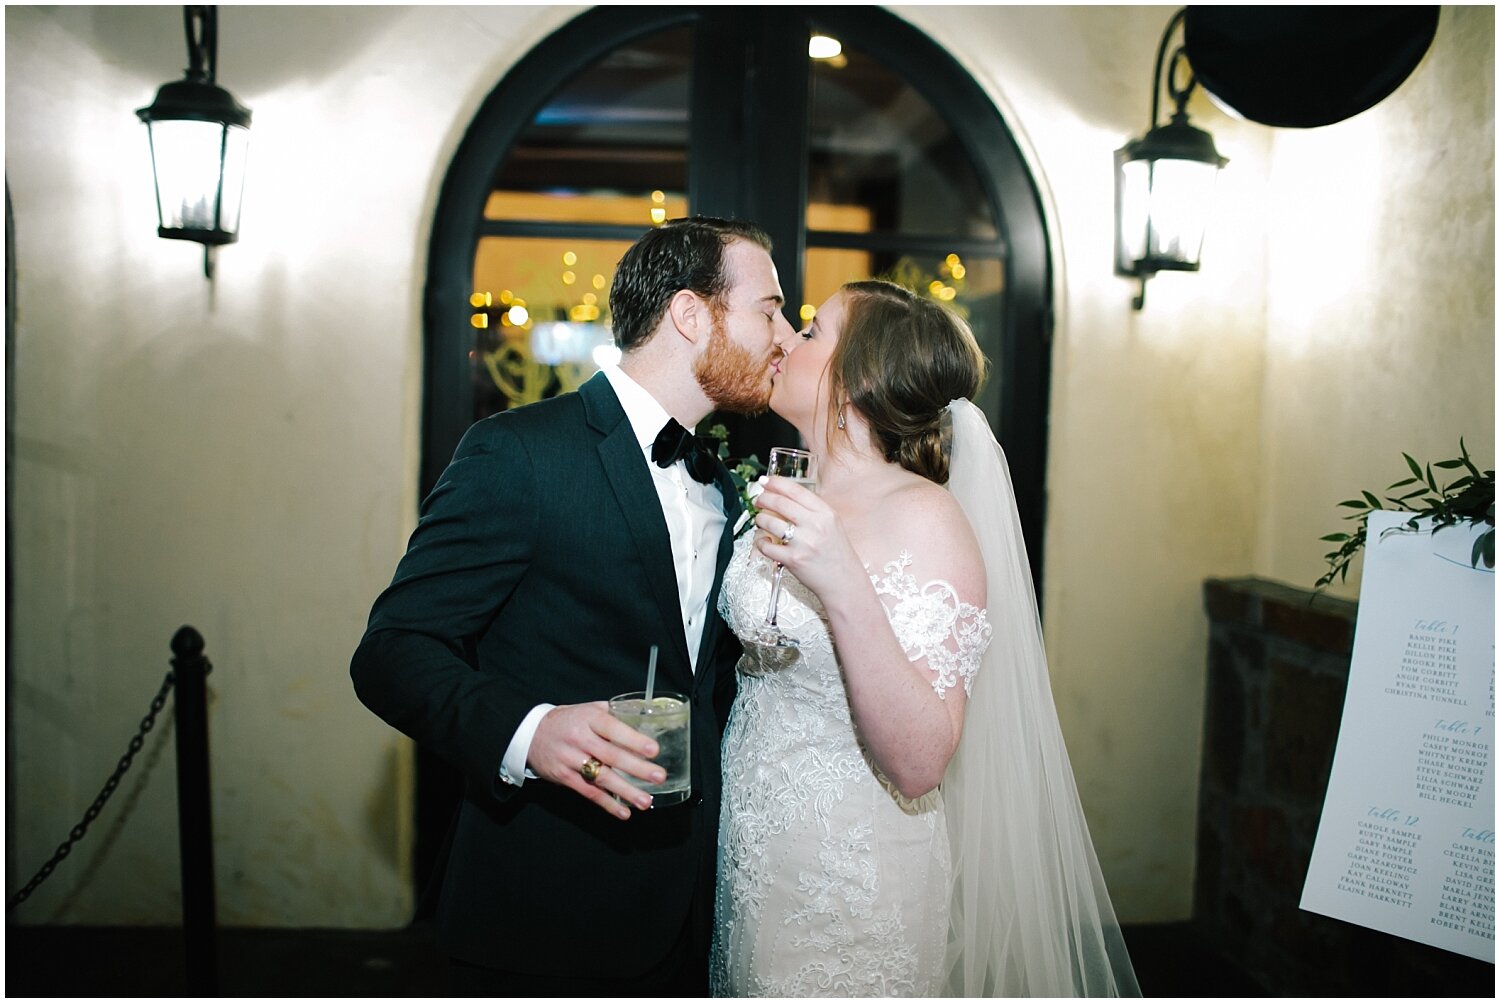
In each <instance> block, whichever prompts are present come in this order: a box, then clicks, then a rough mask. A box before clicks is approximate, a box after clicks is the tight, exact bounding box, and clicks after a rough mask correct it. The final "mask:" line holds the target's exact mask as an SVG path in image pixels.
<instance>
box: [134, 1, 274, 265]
mask: <svg viewBox="0 0 1500 1003" xmlns="http://www.w3.org/2000/svg"><path fill="white" fill-rule="evenodd" d="M183 24H184V27H185V29H186V32H187V48H188V69H187V76H186V77H185V78H183V79H182V80H177V81H173V82H171V83H166V84H163V85H162V86H161V88H160V89H159V90H158V91H157V92H156V100H154V101H152V102H151V105H150V106H149V107H146V108H141V109H139V110H137V111H136V114H137V115H138V116H140V119H141V121H142V122H145V123H146V130H147V134H148V136H149V138H150V142H151V165H152V171H153V173H154V175H155V179H156V208H157V220H158V225H157V230H156V232H157V234H158V235H159V236H162V237H166V238H168V239H171V240H194V241H197V242H198V243H200V244H202V245H203V246H204V248H203V271H204V274H205V275H208V276H210V277H212V275H213V256H212V252H213V249H214V248H216V247H218V246H220V245H222V244H232V243H234V242H235V241H236V240H238V239H239V229H240V199H241V196H242V194H243V192H244V186H245V164H246V160H247V158H248V155H249V152H250V109H248V108H246V107H244V106H243V105H241V104H240V103H239V102H238V101H236V100H235V99H234V96H233V95H232V94H230V93H229V92H228V91H227V90H225V89H224V88H222V87H220V86H218V84H216V83H215V82H214V74H215V69H216V65H217V62H218V33H219V17H218V8H217V7H205V6H188V7H184V8H183Z"/></svg>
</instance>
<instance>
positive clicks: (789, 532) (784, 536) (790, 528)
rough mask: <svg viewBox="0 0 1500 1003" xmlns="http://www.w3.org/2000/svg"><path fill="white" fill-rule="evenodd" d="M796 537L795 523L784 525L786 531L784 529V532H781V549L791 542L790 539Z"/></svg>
mask: <svg viewBox="0 0 1500 1003" xmlns="http://www.w3.org/2000/svg"><path fill="white" fill-rule="evenodd" d="M796 535H797V526H796V524H795V523H790V522H789V523H787V524H786V529H784V530H782V531H781V545H782V546H783V547H785V546H786V545H788V544H789V543H791V542H792V537H794V536H796Z"/></svg>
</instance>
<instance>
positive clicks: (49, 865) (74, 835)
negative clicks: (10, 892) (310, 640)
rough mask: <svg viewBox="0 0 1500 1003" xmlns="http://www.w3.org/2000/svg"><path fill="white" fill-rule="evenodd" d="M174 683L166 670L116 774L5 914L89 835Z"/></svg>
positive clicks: (205, 663)
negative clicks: (164, 676)
mask: <svg viewBox="0 0 1500 1003" xmlns="http://www.w3.org/2000/svg"><path fill="white" fill-rule="evenodd" d="M203 667H204V672H209V671H212V669H213V666H212V665H211V664H210V663H209V661H208V659H206V658H205V659H203ZM176 682H177V676H176V674H175V673H173V672H170V671H169V672H168V673H167V677H166V679H164V680H162V684H161V689H160V690H159V691H158V692H157V694H156V697H155V699H153V700H152V701H151V710H150V712H149V713H148V714H147V715H146V716H145V717H144V718H142V719H141V727H140V730H139V731H138V732H137V733H136V735H135V737H134V738H132V739H131V740H130V747H129V748H128V749H127V750H126V752H125V755H123V756H121V757H120V763H119V765H118V766H116V767H115V772H114V773H112V774H110V777H109V779H108V780H106V781H105V782H104V789H103V790H101V791H100V792H99V796H98V797H96V798H94V803H93V804H91V805H89V809H88V811H86V812H84V813H83V819H82V821H80V822H79V823H78V824H77V825H75V826H73V828H72V830H71V831H70V832H69V833H68V838H67V840H66V841H65V842H63V843H62V844H61V845H60V846H58V848H57V852H56V853H54V854H52V859H51V860H49V861H47V862H46V863H45V864H43V865H42V869H41V870H39V871H37V872H36V876H35V877H34V878H32V879H31V880H30V881H28V882H26V887H24V888H22V889H21V890H20V891H18V892H16V894H15V895H14V896H12V897H11V900H10V904H9V905H8V906H7V907H6V910H7V911H9V910H11V909H14V908H15V907H16V906H18V905H20V904H21V903H22V902H25V901H26V900H27V899H28V898H30V897H31V893H32V892H34V891H36V889H37V886H38V885H40V884H41V883H42V882H43V881H46V880H47V879H48V878H49V877H51V876H52V872H53V871H54V870H56V869H57V865H58V864H60V863H62V862H63V861H64V860H65V859H67V856H68V854H70V853H72V852H73V844H74V843H76V842H78V841H79V840H80V839H82V838H83V837H84V834H85V833H87V832H88V828H89V826H90V825H91V824H92V823H93V821H94V819H96V818H98V817H99V813H100V812H101V811H103V810H104V805H105V803H106V802H107V801H109V798H110V795H111V794H113V793H114V792H115V789H116V788H117V787H119V786H120V779H121V778H122V777H124V776H125V771H126V770H128V769H130V764H131V763H132V762H133V761H134V760H135V755H136V753H138V752H140V751H141V747H142V746H144V745H145V744H146V735H147V734H148V733H149V732H150V731H151V729H152V728H154V727H156V715H157V714H160V713H161V709H162V708H163V707H165V706H166V703H167V694H168V693H170V692H171V690H172V685H173V684H174V683H176Z"/></svg>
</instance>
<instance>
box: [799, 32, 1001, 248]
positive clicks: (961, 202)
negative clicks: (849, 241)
mask: <svg viewBox="0 0 1500 1003" xmlns="http://www.w3.org/2000/svg"><path fill="white" fill-rule="evenodd" d="M811 64H812V69H811V73H812V80H811V89H810V92H809V110H808V125H807V135H808V151H807V153H808V176H807V191H808V201H809V203H812V204H822V205H824V206H827V207H829V208H833V207H854V206H858V207H861V208H863V209H864V210H866V212H867V213H868V223H867V224H866V223H865V222H864V221H862V220H861V219H860V218H858V217H857V216H854V215H843V214H830V215H829V216H826V217H825V219H824V220H823V221H821V222H822V224H823V225H820V224H819V223H815V222H814V221H813V220H812V219H811V218H809V220H808V229H810V230H828V231H835V232H846V233H847V232H866V231H876V232H887V233H890V232H897V233H907V234H923V235H933V236H946V237H967V238H970V239H979V240H995V239H998V237H999V229H998V227H997V226H996V222H995V216H994V212H993V210H992V207H991V205H990V198H989V195H988V194H987V193H986V190H985V187H984V185H983V184H982V183H981V182H980V179H979V175H978V173H977V172H976V171H975V170H974V167H973V164H972V162H971V161H970V158H969V156H968V153H967V152H966V150H965V149H964V146H963V144H962V143H960V142H959V140H958V137H957V136H956V135H955V134H954V132H953V130H952V129H951V128H950V127H949V126H948V123H947V120H946V119H945V118H944V117H943V115H941V114H940V113H939V110H938V109H936V108H934V107H933V106H932V104H931V103H930V102H928V100H927V99H926V98H924V97H923V96H922V95H921V94H919V93H918V92H917V90H916V89H915V88H914V87H912V86H911V84H910V83H908V82H907V81H906V80H905V79H903V78H902V77H900V76H898V75H897V74H895V73H893V72H892V71H891V70H890V69H888V68H887V67H886V66H885V65H883V64H882V63H880V62H878V61H876V60H875V59H874V58H872V57H870V56H868V55H866V54H865V53H862V52H859V51H857V50H853V49H850V48H849V47H848V46H844V48H843V50H842V52H841V53H840V55H839V56H838V57H837V58H834V59H814V60H812V61H811Z"/></svg>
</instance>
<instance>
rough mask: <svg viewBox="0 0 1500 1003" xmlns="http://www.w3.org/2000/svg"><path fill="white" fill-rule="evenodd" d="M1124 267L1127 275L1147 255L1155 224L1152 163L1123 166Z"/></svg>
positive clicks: (1121, 254)
mask: <svg viewBox="0 0 1500 1003" xmlns="http://www.w3.org/2000/svg"><path fill="white" fill-rule="evenodd" d="M1119 213H1120V258H1121V261H1120V264H1121V267H1122V269H1123V271H1125V272H1126V273H1127V274H1129V273H1130V272H1131V271H1132V270H1133V269H1134V267H1135V264H1136V262H1138V261H1140V260H1141V259H1142V258H1144V257H1145V256H1146V231H1147V229H1148V228H1149V227H1150V225H1151V164H1150V162H1149V161H1145V160H1129V161H1126V162H1125V163H1123V164H1121V165H1120V208H1119Z"/></svg>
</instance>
